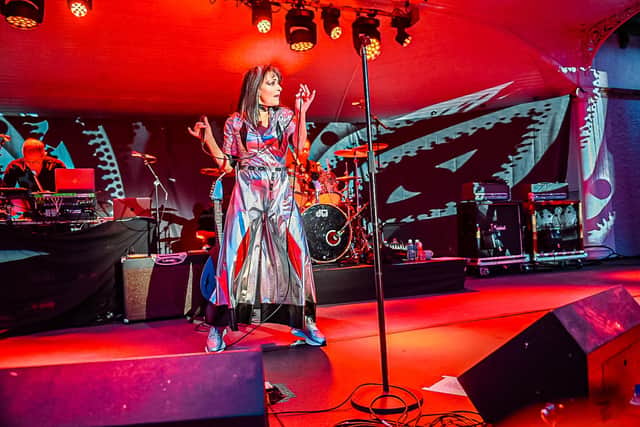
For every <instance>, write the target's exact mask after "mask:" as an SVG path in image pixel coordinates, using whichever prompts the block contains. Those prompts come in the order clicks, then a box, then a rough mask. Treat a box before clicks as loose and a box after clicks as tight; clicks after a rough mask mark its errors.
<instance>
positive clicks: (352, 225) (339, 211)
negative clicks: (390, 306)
mask: <svg viewBox="0 0 640 427" xmlns="http://www.w3.org/2000/svg"><path fill="white" fill-rule="evenodd" d="M387 147H388V145H387V144H385V143H376V144H374V147H373V149H374V152H378V151H381V150H384V149H385V148H387ZM367 151H368V147H367V146H366V145H361V146H358V147H355V148H350V149H344V150H337V151H335V152H334V154H335V155H337V156H339V157H342V158H344V159H353V169H354V175H345V176H336V175H335V174H334V173H333V171H332V170H331V169H330V168H329V167H327V169H323V168H322V167H320V165H319V164H318V163H316V162H307V166H308V167H306V168H303V167H292V168H291V169H289V181H290V183H291V185H292V187H293V190H294V199H295V201H296V203H297V204H298V207H299V208H300V211H301V212H302V225H303V227H304V230H305V234H306V236H307V242H308V244H309V253H310V255H311V259H312V260H313V261H314V262H316V263H331V262H338V261H340V262H343V261H344V262H352V263H358V262H365V261H369V258H370V257H371V255H372V248H371V244H370V243H369V238H368V237H369V236H368V235H367V233H366V230H365V227H364V224H363V219H364V218H363V216H362V213H363V211H364V210H365V209H366V208H367V206H368V204H367V203H365V204H364V205H361V204H360V193H359V185H358V184H359V181H360V180H361V179H362V178H361V177H359V176H358V159H364V158H366V157H367V155H368V154H367ZM200 173H201V174H202V175H207V176H219V175H220V174H221V173H222V172H221V170H219V169H215V168H204V169H201V170H200ZM351 183H353V184H354V185H349V184H351Z"/></svg>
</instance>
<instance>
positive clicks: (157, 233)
mask: <svg viewBox="0 0 640 427" xmlns="http://www.w3.org/2000/svg"><path fill="white" fill-rule="evenodd" d="M151 163H152V162H151V161H149V160H148V159H144V164H145V166H147V168H148V169H149V171H150V172H151V175H153V199H154V203H155V205H156V211H155V220H156V227H155V229H154V233H153V234H154V239H155V243H156V244H155V253H156V254H158V253H160V221H161V220H162V215H161V213H160V195H159V194H158V187H160V188H161V189H162V191H163V192H164V204H163V206H165V205H166V204H167V199H168V198H169V192H168V191H167V189H166V188H165V186H164V185H162V182H160V178H158V174H157V173H156V171H155V170H154V169H153V167H152V166H151Z"/></svg>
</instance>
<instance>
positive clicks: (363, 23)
mask: <svg viewBox="0 0 640 427" xmlns="http://www.w3.org/2000/svg"><path fill="white" fill-rule="evenodd" d="M379 26H380V21H379V20H377V19H376V18H374V17H368V16H358V17H357V18H356V20H355V21H353V24H352V25H351V28H352V33H353V47H354V48H355V49H356V52H358V55H360V49H361V47H362V43H363V39H366V40H367V41H368V45H367V46H366V52H367V59H368V60H369V61H373V60H374V59H376V58H377V57H378V56H379V55H380V53H381V52H382V50H381V45H380V31H378V27H379Z"/></svg>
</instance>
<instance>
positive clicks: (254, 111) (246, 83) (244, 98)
mask: <svg viewBox="0 0 640 427" xmlns="http://www.w3.org/2000/svg"><path fill="white" fill-rule="evenodd" d="M270 72H272V73H274V74H275V75H276V76H277V77H278V81H282V73H280V70H278V69H277V68H276V67H274V66H273V65H259V66H257V67H253V68H252V69H250V70H249V71H247V72H246V73H245V75H244V78H243V79H242V89H241V91H240V98H239V99H238V112H239V113H240V116H242V118H243V119H245V120H247V121H248V122H250V123H251V124H253V125H254V126H257V125H258V122H259V121H260V115H259V109H258V107H259V105H258V103H259V101H260V100H259V97H258V90H259V89H260V86H261V85H262V80H264V77H265V76H266V75H267V74H268V73H270Z"/></svg>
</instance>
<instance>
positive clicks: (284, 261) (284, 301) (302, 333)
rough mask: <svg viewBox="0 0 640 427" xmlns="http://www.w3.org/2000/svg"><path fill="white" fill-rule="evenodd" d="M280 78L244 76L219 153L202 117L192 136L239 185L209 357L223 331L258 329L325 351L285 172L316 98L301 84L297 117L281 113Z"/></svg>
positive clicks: (259, 71) (272, 73) (267, 72)
mask: <svg viewBox="0 0 640 427" xmlns="http://www.w3.org/2000/svg"><path fill="white" fill-rule="evenodd" d="M280 83H281V74H280V71H278V69H276V68H275V67H273V66H271V65H267V66H258V67H255V68H252V69H251V70H249V71H248V72H247V73H246V74H245V76H244V80H243V82H242V92H241V93H240V99H239V102H238V110H237V112H235V113H233V114H232V115H231V116H230V117H229V118H228V119H227V121H226V122H225V126H224V143H223V145H222V149H220V147H219V145H218V144H217V142H216V141H215V139H214V137H213V133H212V132H211V127H210V125H209V121H208V119H207V118H206V117H203V119H202V121H199V122H197V123H196V124H195V125H194V127H193V129H191V128H189V133H191V135H193V136H195V137H200V131H201V130H204V142H205V143H206V144H207V146H208V147H209V150H210V151H211V154H212V156H213V157H214V158H215V160H216V162H217V163H218V166H219V167H220V168H222V169H224V170H225V171H226V172H230V171H231V170H232V166H231V165H232V163H235V170H236V182H235V186H234V189H233V194H232V196H231V200H230V202H229V208H228V210H227V215H226V220H225V227H224V241H223V244H222V247H221V249H220V255H219V257H218V265H217V274H216V279H217V280H216V284H215V289H214V290H213V293H212V294H211V295H205V297H208V299H209V302H210V304H209V305H208V307H207V315H206V321H207V323H209V324H210V325H211V329H210V332H209V336H208V338H207V343H206V351H209V352H217V351H222V350H224V348H225V347H226V344H225V342H224V335H225V333H226V330H227V326H231V328H232V329H237V324H238V323H244V324H249V323H251V316H252V313H253V311H254V309H259V311H260V319H261V322H273V323H281V324H285V325H288V326H290V327H292V330H291V332H292V333H293V335H295V336H297V337H300V338H302V339H304V340H305V342H306V343H307V344H310V345H317V346H319V345H324V344H325V342H326V340H325V337H324V335H323V334H322V333H321V332H320V331H319V330H318V328H317V327H316V325H315V306H316V291H315V286H314V282H313V271H312V266H311V259H310V257H309V249H308V246H307V240H306V237H305V234H304V229H303V227H302V219H301V216H300V212H299V211H298V208H297V206H296V203H295V201H294V198H293V190H292V188H291V185H290V184H289V180H288V175H287V169H286V165H285V160H286V155H287V150H288V149H289V146H291V147H292V149H294V150H296V151H300V150H302V146H303V143H304V141H305V140H306V137H307V131H306V126H305V121H306V113H307V110H308V109H309V106H310V105H311V103H312V102H313V99H314V98H315V90H314V91H313V92H311V91H310V90H309V88H308V87H307V86H306V85H300V89H299V90H298V93H297V95H296V105H295V112H294V111H291V110H290V109H288V108H286V107H281V106H280V93H281V92H282V87H281V86H280Z"/></svg>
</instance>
